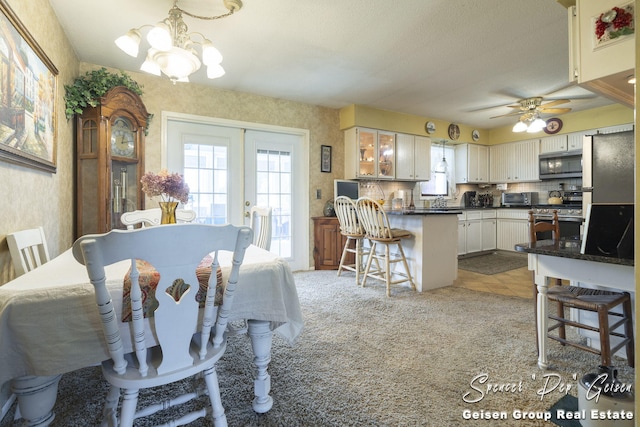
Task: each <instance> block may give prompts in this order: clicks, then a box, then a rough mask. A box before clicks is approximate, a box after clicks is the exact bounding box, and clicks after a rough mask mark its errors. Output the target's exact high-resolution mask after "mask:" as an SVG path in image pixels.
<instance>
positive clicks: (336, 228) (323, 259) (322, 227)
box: [312, 216, 354, 270]
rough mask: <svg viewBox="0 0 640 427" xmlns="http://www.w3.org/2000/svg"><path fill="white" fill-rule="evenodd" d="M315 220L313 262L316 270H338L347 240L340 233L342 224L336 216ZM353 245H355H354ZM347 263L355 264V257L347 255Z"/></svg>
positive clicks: (315, 218)
mask: <svg viewBox="0 0 640 427" xmlns="http://www.w3.org/2000/svg"><path fill="white" fill-rule="evenodd" d="M312 219H313V240H314V245H313V260H314V263H315V269H316V270H337V269H338V266H339V265H340V257H341V256H342V249H343V248H344V244H345V243H346V241H347V238H346V237H344V236H343V235H342V234H341V233H340V223H339V222H338V218H337V217H335V216H321V217H314V218H312ZM352 245H353V243H352ZM346 262H347V263H349V264H352V263H353V262H354V255H353V254H352V253H349V254H347V260H346Z"/></svg>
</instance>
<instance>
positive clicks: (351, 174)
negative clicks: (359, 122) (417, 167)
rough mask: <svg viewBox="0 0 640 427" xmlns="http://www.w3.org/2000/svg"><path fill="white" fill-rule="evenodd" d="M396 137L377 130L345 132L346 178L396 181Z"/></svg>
mask: <svg viewBox="0 0 640 427" xmlns="http://www.w3.org/2000/svg"><path fill="white" fill-rule="evenodd" d="M395 141H396V135H395V133H392V132H385V131H382V130H376V129H367V128H358V127H356V128H351V129H347V130H346V131H345V132H344V142H345V155H344V161H345V164H344V171H345V178H347V179H354V178H361V179H395V158H396V156H395V145H396V144H395Z"/></svg>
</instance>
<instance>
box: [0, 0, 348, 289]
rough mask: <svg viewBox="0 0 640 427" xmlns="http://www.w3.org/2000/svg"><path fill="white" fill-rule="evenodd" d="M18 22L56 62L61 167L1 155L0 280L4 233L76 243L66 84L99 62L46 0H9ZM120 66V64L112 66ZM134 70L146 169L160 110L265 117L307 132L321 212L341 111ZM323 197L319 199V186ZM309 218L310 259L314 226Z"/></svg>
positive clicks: (315, 211)
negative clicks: (79, 47) (82, 59)
mask: <svg viewBox="0 0 640 427" xmlns="http://www.w3.org/2000/svg"><path fill="white" fill-rule="evenodd" d="M8 3H9V4H10V6H11V7H12V8H13V9H14V11H15V12H16V14H17V15H18V16H19V18H20V20H21V21H22V22H23V23H24V25H25V26H26V27H27V28H28V29H29V31H30V32H31V34H32V35H33V37H34V38H35V39H36V40H37V42H38V43H39V44H40V46H41V47H42V49H43V50H44V51H45V53H46V54H47V55H48V56H49V58H50V59H51V61H52V62H53V63H54V65H55V66H56V67H57V68H58V71H59V75H58V93H57V100H58V105H57V107H58V111H57V113H58V115H57V121H56V122H57V124H58V129H57V141H58V154H57V166H58V170H57V173H55V174H51V173H47V172H42V171H39V170H36V169H32V168H27V167H24V166H21V165H15V164H11V163H7V162H4V161H0V182H2V186H1V187H0V196H2V200H4V203H1V204H0V285H1V284H3V283H6V282H7V281H9V280H11V279H12V278H13V277H14V272H13V267H12V266H11V259H10V256H9V251H8V247H7V243H6V238H5V236H6V234H7V233H10V232H12V231H16V230H21V229H25V228H32V227H37V226H39V225H42V226H43V227H44V228H45V234H46V236H47V240H48V242H49V251H50V253H51V255H52V256H57V255H59V254H60V253H61V252H63V251H64V250H66V249H67V248H69V247H70V246H71V244H72V243H73V208H72V207H73V197H74V179H73V171H74V163H73V149H74V145H73V143H74V134H73V123H72V122H71V121H70V122H67V120H66V118H65V117H64V85H65V84H71V83H72V82H73V79H74V78H75V77H77V76H78V75H83V74H84V73H85V72H86V71H89V70H92V69H96V68H99V67H100V66H99V65H93V64H85V63H82V64H80V63H79V62H78V60H77V58H76V57H75V54H74V53H73V49H72V48H71V45H70V44H69V42H68V40H67V38H66V36H65V34H64V32H63V31H62V28H61V27H60V25H59V23H58V21H57V19H56V17H55V13H54V12H53V10H52V9H51V7H50V5H49V2H48V1H47V0H29V1H20V0H8ZM111 71H118V70H111ZM130 75H131V76H132V77H133V78H134V79H135V80H136V81H138V82H139V83H140V84H142V85H143V87H144V94H143V96H142V99H143V101H144V102H145V105H146V107H147V109H148V110H149V112H151V113H153V114H155V119H154V120H153V121H152V122H151V127H150V131H149V135H148V137H147V145H146V153H145V155H146V169H148V170H158V169H159V168H160V132H161V130H160V116H161V113H162V111H163V110H164V111H172V112H179V113H185V114H195V115H200V116H209V117H217V118H224V119H231V120H238V121H247V122H255V123H265V124H270V125H276V126H284V127H293V128H301V129H308V130H309V139H310V141H309V143H310V147H309V153H310V161H309V174H310V176H309V182H310V189H309V193H310V194H311V195H312V198H311V200H310V201H309V212H310V215H311V216H316V215H322V208H323V206H324V202H325V201H326V200H327V199H329V198H331V194H332V193H333V179H334V178H340V177H342V173H343V163H344V160H343V159H344V157H343V143H342V141H343V139H342V138H343V137H342V132H341V131H340V129H339V119H338V111H337V110H334V109H330V108H323V107H318V106H312V105H306V104H300V103H296V102H290V101H286V100H282V99H275V98H268V97H262V96H257V95H251V94H246V93H239V92H232V91H225V90H218V89H215V88H211V87H204V86H197V85H192V84H187V85H184V84H183V85H180V84H178V85H173V84H172V83H171V82H170V81H169V80H167V79H162V78H158V77H154V76H150V75H146V74H142V73H130ZM323 144H324V145H332V146H333V167H332V173H330V174H328V173H321V172H320V165H319V163H320V160H319V156H320V145H323ZM317 188H319V189H321V190H322V194H323V197H322V199H321V200H316V199H315V189H317ZM309 224H310V226H309V227H310V235H309V240H310V247H309V254H310V261H312V259H313V258H312V256H311V254H312V247H313V240H312V231H313V230H312V228H311V221H310V219H309Z"/></svg>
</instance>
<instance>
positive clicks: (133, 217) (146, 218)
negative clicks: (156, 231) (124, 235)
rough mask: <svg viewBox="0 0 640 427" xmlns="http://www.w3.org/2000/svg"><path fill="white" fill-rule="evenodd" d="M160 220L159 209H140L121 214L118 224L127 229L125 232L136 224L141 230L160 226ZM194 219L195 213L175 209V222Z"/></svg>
mask: <svg viewBox="0 0 640 427" xmlns="http://www.w3.org/2000/svg"><path fill="white" fill-rule="evenodd" d="M161 218H162V211H161V210H160V208H152V209H141V210H137V211H130V212H125V213H123V214H122V215H121V216H120V222H121V223H122V225H125V226H126V227H127V230H133V229H134V228H135V226H136V225H138V224H140V227H141V228H143V227H148V226H152V225H160V219H161ZM195 219H196V212H195V211H193V210H190V209H176V222H178V223H181V222H193V221H194V220H195Z"/></svg>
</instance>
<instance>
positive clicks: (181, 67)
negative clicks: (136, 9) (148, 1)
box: [116, 0, 242, 84]
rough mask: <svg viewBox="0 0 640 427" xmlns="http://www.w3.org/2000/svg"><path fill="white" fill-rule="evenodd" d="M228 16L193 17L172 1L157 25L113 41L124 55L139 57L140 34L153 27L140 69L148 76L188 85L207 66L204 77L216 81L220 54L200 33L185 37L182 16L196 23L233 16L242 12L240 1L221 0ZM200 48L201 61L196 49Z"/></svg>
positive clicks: (222, 72) (187, 34)
mask: <svg viewBox="0 0 640 427" xmlns="http://www.w3.org/2000/svg"><path fill="white" fill-rule="evenodd" d="M222 1H223V2H224V6H225V7H226V8H227V9H228V10H229V12H227V13H225V14H222V15H218V16H210V17H206V16H198V15H193V14H191V13H189V12H187V11H185V10H183V9H180V8H179V7H178V6H177V3H178V0H175V1H174V3H173V7H172V8H171V10H169V16H168V17H167V18H166V19H165V20H163V21H161V22H158V23H157V24H156V25H151V24H145V25H142V26H140V27H138V28H132V29H131V30H129V31H128V32H127V34H125V35H123V36H121V37H119V38H118V39H117V40H116V45H117V46H118V47H119V48H120V49H122V50H123V51H124V52H125V53H126V54H128V55H131V56H133V57H137V56H138V48H139V46H140V40H141V35H140V30H141V29H143V28H146V27H152V28H151V29H150V30H149V32H148V33H147V41H148V42H149V44H150V45H151V47H150V48H149V49H148V51H147V55H146V59H145V61H144V63H143V64H142V66H141V67H140V69H141V70H142V71H145V72H147V73H150V74H154V75H156V76H160V75H161V73H164V74H165V75H166V76H167V77H169V79H171V81H172V82H173V83H174V84H175V83H176V82H188V81H189V76H190V75H191V74H193V73H195V72H196V71H198V70H199V69H200V66H201V65H202V64H204V65H206V66H207V77H208V78H210V79H215V78H218V77H222V76H223V75H224V73H225V71H224V68H222V65H220V64H221V63H222V54H220V52H219V51H218V49H216V48H215V47H214V46H213V43H212V42H211V40H209V39H207V38H206V37H205V36H204V35H202V34H200V33H188V30H189V28H188V27H187V24H185V22H184V20H183V19H182V14H183V13H184V14H185V15H188V16H190V17H192V18H196V19H204V20H213V19H220V18H224V17H226V16H229V15H232V14H233V13H234V12H236V11H238V10H240V8H242V1H241V0H222ZM198 44H199V45H200V49H201V52H202V53H201V57H202V61H201V60H200V58H198V52H197V50H196V49H195V45H198Z"/></svg>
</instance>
